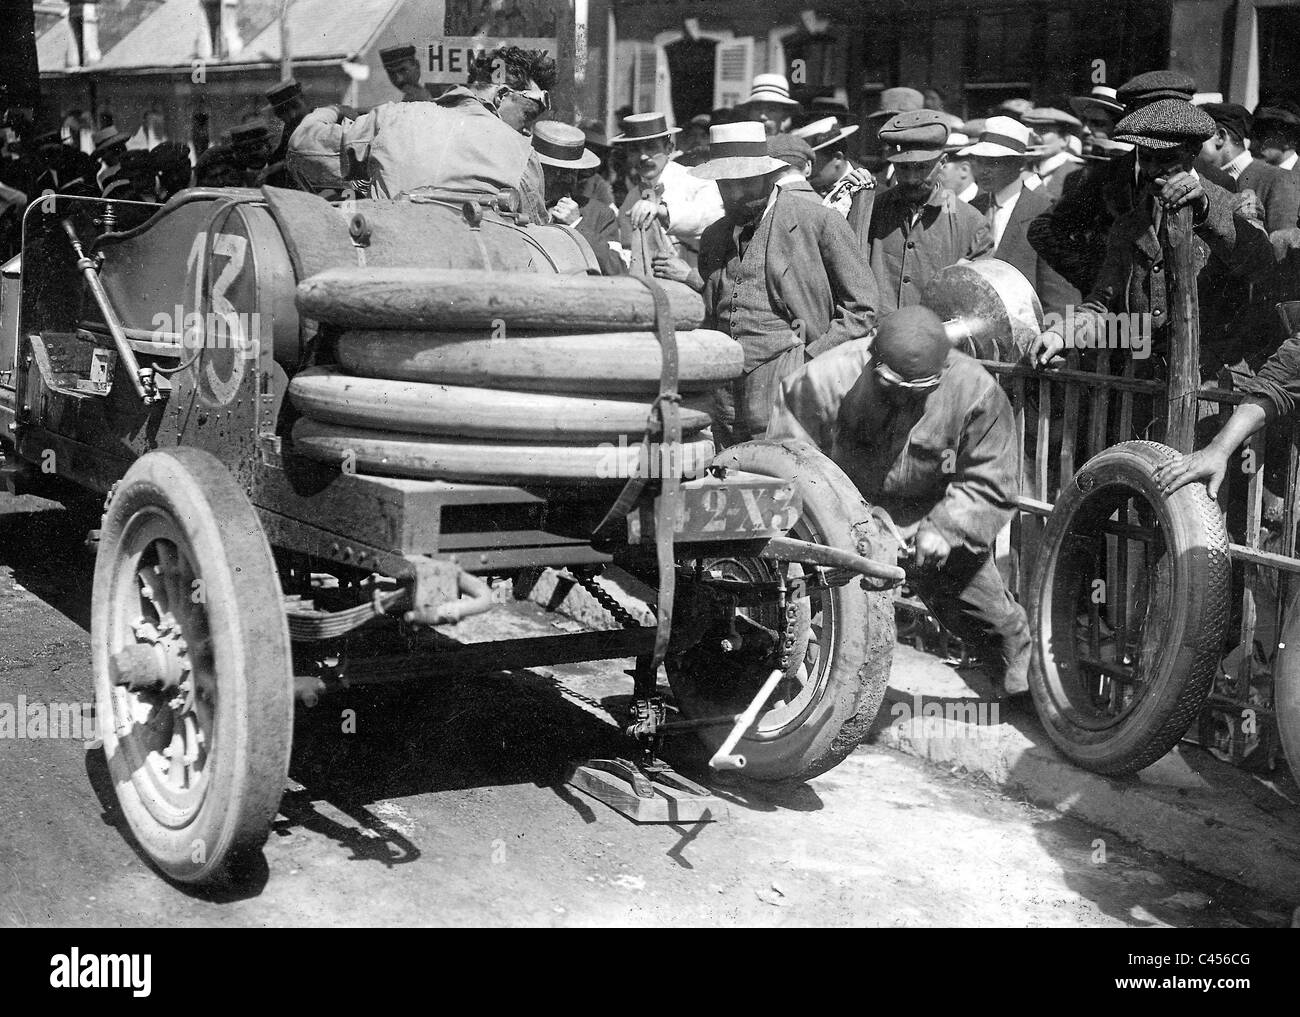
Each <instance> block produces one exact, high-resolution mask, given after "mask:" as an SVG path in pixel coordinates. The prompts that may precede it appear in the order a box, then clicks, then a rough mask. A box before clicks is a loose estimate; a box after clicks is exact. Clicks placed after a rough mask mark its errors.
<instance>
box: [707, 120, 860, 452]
mask: <svg viewBox="0 0 1300 1017" xmlns="http://www.w3.org/2000/svg"><path fill="white" fill-rule="evenodd" d="M709 151H710V158H709V161H708V162H706V163H704V164H703V165H701V166H696V167H694V168H692V169H691V170H690V172H691V173H692V174H693V175H694V176H696V177H699V178H701V179H704V180H714V181H717V184H718V188H719V190H720V192H721V194H722V202H723V207H724V209H725V210H726V211H725V214H724V215H723V217H722V218H721V219H719V220H718V221H717V222H715V223H713V224H712V225H711V226H709V227H708V228H707V229H706V230H705V231H704V235H703V236H702V237H701V239H700V263H699V273H700V277H701V278H702V279H703V285H704V294H703V295H704V313H705V321H704V324H705V326H706V327H708V328H716V329H718V330H720V331H723V332H726V333H727V334H728V335H730V336H731V337H732V338H733V339H735V340H736V341H737V342H739V343H740V345H741V348H742V349H743V350H744V354H745V369H744V375H743V377H741V378H740V379H739V380H738V381H736V382H734V383H732V384H729V385H726V386H724V387H722V388H720V389H718V390H717V391H716V392H715V393H714V401H713V406H712V408H711V412H712V416H713V428H714V430H713V436H714V441H715V442H716V443H717V444H718V446H719V447H720V448H725V447H727V446H729V445H733V444H736V443H738V442H742V441H748V440H749V439H751V438H754V437H759V436H761V435H762V434H763V433H764V431H765V430H766V428H767V420H768V416H769V414H770V411H771V407H772V401H773V399H774V397H775V394H776V387H777V385H779V384H780V382H781V380H782V379H783V378H785V377H786V376H788V375H789V374H792V373H793V372H794V371H797V370H798V369H799V368H801V367H802V366H803V365H804V363H805V362H806V361H807V359H808V357H810V356H816V355H817V354H819V353H821V352H823V351H825V350H829V349H832V348H834V347H835V346H838V345H839V344H841V343H843V342H847V341H848V340H850V339H858V338H861V337H862V336H865V335H866V334H867V333H869V332H870V331H871V329H872V328H873V327H874V325H875V322H876V307H877V304H878V294H877V291H876V285H875V280H874V279H873V278H872V277H871V274H870V273H869V272H868V271H867V269H866V266H865V265H864V264H863V262H862V256H861V252H860V251H859V250H858V248H857V245H856V244H855V243H854V240H853V233H852V231H851V230H850V229H849V227H848V224H847V223H846V222H845V221H844V218H843V217H842V216H841V215H839V213H837V212H835V211H833V210H832V209H829V208H826V207H825V206H823V205H821V204H820V203H819V202H816V201H812V200H809V199H808V198H807V197H806V196H802V195H800V194H797V193H792V192H789V191H787V190H785V189H783V188H781V187H777V186H776V185H777V181H778V180H779V179H780V178H782V177H784V176H786V175H787V174H789V173H791V172H792V171H791V167H790V166H789V164H787V163H785V162H782V161H781V160H780V159H774V158H772V157H771V156H770V155H768V149H767V136H766V134H765V132H764V130H763V126H762V125H761V124H759V123H756V122H753V121H744V122H741V123H733V124H722V125H719V126H714V127H711V128H710V129H709Z"/></svg>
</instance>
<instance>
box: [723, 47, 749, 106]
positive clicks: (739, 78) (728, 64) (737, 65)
mask: <svg viewBox="0 0 1300 1017" xmlns="http://www.w3.org/2000/svg"><path fill="white" fill-rule="evenodd" d="M714 60H715V61H716V63H715V64H714V70H713V108H714V109H723V108H724V107H731V106H735V105H736V104H737V103H741V102H744V101H745V100H746V99H748V98H749V86H750V84H751V83H752V82H753V79H754V40H753V39H752V38H750V37H743V38H739V39H724V40H723V41H722V42H720V43H718V48H717V52H716V54H715V55H714Z"/></svg>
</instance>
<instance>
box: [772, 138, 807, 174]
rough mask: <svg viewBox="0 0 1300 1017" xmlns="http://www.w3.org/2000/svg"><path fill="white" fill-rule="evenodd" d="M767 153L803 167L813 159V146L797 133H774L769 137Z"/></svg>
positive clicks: (795, 165)
mask: <svg viewBox="0 0 1300 1017" xmlns="http://www.w3.org/2000/svg"><path fill="white" fill-rule="evenodd" d="M767 154H768V155H770V156H771V157H772V158H773V159H780V160H781V161H782V162H788V163H789V164H790V165H791V166H793V167H794V168H795V169H801V168H802V167H803V166H804V165H805V164H806V163H810V162H812V161H813V150H812V146H811V145H809V144H808V142H806V141H804V139H803V138H801V137H799V136H798V135H795V134H774V135H772V137H770V138H768V139H767Z"/></svg>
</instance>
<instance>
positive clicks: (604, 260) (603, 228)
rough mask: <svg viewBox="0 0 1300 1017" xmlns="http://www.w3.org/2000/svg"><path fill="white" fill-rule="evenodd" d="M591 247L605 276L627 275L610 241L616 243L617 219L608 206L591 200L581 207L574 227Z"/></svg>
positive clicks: (621, 260)
mask: <svg viewBox="0 0 1300 1017" xmlns="http://www.w3.org/2000/svg"><path fill="white" fill-rule="evenodd" d="M575 229H577V231H578V232H579V233H580V234H581V235H582V236H583V238H584V239H585V240H586V241H587V243H589V244H590V245H591V249H592V251H593V252H594V253H595V255H596V261H597V262H598V263H599V264H600V270H601V272H602V273H604V274H605V275H627V269H626V268H624V267H623V259H622V258H620V257H619V256H618V255H617V254H615V253H614V250H613V248H611V247H610V246H609V243H610V241H613V242H614V243H616V244H617V243H618V219H617V217H616V216H615V215H614V210H613V209H612V208H610V207H609V206H608V205H606V204H604V203H602V202H600V201H598V200H595V199H592V200H591V201H589V202H587V203H586V204H585V205H583V206H582V218H581V219H579V220H578V225H577V226H576V227H575Z"/></svg>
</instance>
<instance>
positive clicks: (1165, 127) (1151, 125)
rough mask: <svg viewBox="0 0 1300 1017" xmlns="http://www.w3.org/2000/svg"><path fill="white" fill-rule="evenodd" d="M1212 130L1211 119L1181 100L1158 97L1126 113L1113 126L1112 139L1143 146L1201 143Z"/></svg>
mask: <svg viewBox="0 0 1300 1017" xmlns="http://www.w3.org/2000/svg"><path fill="white" fill-rule="evenodd" d="M1213 133H1214V118H1213V117H1212V116H1210V114H1208V113H1206V112H1205V110H1203V109H1200V108H1199V107H1197V106H1193V105H1192V104H1191V103H1190V102H1187V101H1186V100H1184V99H1160V100H1157V101H1156V102H1153V103H1151V105H1149V106H1143V107H1142V108H1141V109H1139V110H1135V111H1134V112H1132V113H1130V114H1129V115H1128V116H1126V117H1125V118H1124V119H1123V120H1121V121H1120V122H1119V124H1118V125H1117V126H1116V128H1115V140H1116V141H1127V142H1128V143H1129V144H1131V145H1137V146H1138V147H1139V148H1146V149H1156V150H1160V149H1169V148H1177V147H1178V146H1179V145H1186V144H1191V143H1193V142H1194V143H1196V144H1198V145H1200V144H1203V143H1204V142H1205V140H1206V139H1207V138H1209V137H1210V136H1211V135H1212V134H1213Z"/></svg>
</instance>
